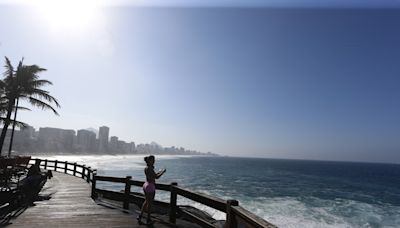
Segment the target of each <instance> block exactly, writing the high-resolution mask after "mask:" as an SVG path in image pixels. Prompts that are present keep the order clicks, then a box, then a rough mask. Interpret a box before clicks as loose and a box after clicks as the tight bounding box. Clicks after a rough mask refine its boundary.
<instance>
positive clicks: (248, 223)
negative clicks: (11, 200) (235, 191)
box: [30, 159, 276, 228]
mask: <svg viewBox="0 0 400 228" xmlns="http://www.w3.org/2000/svg"><path fill="white" fill-rule="evenodd" d="M35 160H40V166H41V167H42V168H44V169H47V170H53V171H56V172H61V173H65V174H69V175H73V176H76V177H80V178H82V179H84V180H86V181H87V182H88V183H89V184H91V187H92V190H91V197H92V198H93V199H96V198H97V196H98V194H99V193H100V194H103V193H107V194H108V195H111V196H112V199H113V200H115V201H121V202H123V205H122V206H123V208H124V209H129V203H131V202H135V201H137V198H138V196H135V195H132V194H131V186H139V187H141V186H143V184H144V181H137V180H132V177H131V176H126V177H110V176H98V175H97V170H96V169H92V168H91V167H90V166H85V165H80V164H77V163H70V162H67V161H58V160H47V159H44V160H42V159H31V161H30V162H31V163H34V162H35ZM97 181H105V182H112V183H122V184H125V189H124V192H116V191H109V190H103V189H98V188H96V183H97ZM156 189H158V190H162V191H167V192H170V194H171V195H170V202H169V204H167V206H168V207H169V222H170V223H172V224H175V223H176V218H177V214H178V211H179V213H181V214H184V215H185V216H186V217H188V218H189V219H190V220H191V221H192V222H194V223H196V224H198V225H200V226H202V227H210V228H215V227H217V226H216V225H214V224H211V223H210V222H208V221H206V220H204V219H202V218H200V217H198V216H196V215H194V214H192V213H190V212H188V211H184V210H179V206H178V205H177V196H178V195H179V196H182V197H185V198H187V199H190V200H193V201H195V202H198V203H201V204H203V205H206V206H209V207H211V208H214V209H216V210H218V211H221V212H224V213H226V221H225V227H226V228H264V227H268V228H274V227H276V226H275V225H273V224H271V223H269V222H267V221H265V220H264V219H262V218H260V217H258V216H256V215H254V214H253V213H251V212H250V211H248V210H246V209H244V208H243V207H241V206H239V202H238V201H237V200H227V201H224V200H222V199H219V198H216V197H212V196H208V195H205V194H202V193H197V192H193V191H191V190H189V189H186V188H182V187H179V186H178V184H177V183H176V182H173V183H171V184H160V183H156Z"/></svg>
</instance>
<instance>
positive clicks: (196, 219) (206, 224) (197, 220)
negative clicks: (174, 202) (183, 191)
mask: <svg viewBox="0 0 400 228" xmlns="http://www.w3.org/2000/svg"><path fill="white" fill-rule="evenodd" d="M180 213H182V214H184V215H186V216H187V217H188V218H189V220H190V221H192V222H194V223H196V224H198V225H200V226H201V227H207V228H216V227H217V226H214V225H213V224H211V223H209V222H207V221H206V220H204V219H202V218H199V217H197V216H196V215H194V214H192V213H190V212H188V211H183V210H181V211H180Z"/></svg>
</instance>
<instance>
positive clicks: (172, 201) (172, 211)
mask: <svg viewBox="0 0 400 228" xmlns="http://www.w3.org/2000/svg"><path fill="white" fill-rule="evenodd" d="M176 186H178V183H176V182H172V183H171V186H170V192H171V197H170V203H169V206H170V208H169V222H170V223H172V224H175V223H176V208H177V206H176V198H177V194H176V189H175V187H176Z"/></svg>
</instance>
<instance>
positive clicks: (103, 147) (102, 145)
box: [99, 126, 110, 153]
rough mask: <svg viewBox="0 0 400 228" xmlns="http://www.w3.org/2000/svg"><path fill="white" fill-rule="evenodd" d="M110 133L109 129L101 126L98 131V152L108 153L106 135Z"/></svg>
mask: <svg viewBox="0 0 400 228" xmlns="http://www.w3.org/2000/svg"><path fill="white" fill-rule="evenodd" d="M109 132H110V128H109V127H106V126H102V127H100V129H99V152H100V153H107V152H108V134H109Z"/></svg>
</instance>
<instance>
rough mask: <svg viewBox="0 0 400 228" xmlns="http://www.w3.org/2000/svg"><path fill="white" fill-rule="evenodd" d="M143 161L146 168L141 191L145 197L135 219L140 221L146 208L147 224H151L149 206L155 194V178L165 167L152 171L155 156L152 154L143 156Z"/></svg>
mask: <svg viewBox="0 0 400 228" xmlns="http://www.w3.org/2000/svg"><path fill="white" fill-rule="evenodd" d="M144 161H145V162H146V165H147V166H146V168H144V173H145V174H146V182H145V183H144V184H143V191H144V195H145V197H146V200H145V201H144V203H143V206H142V210H141V212H140V215H139V216H138V217H137V220H138V222H139V224H141V223H142V221H141V220H142V216H143V213H144V211H145V210H147V224H151V223H152V221H151V217H150V214H151V206H152V204H153V201H154V196H155V194H156V181H155V180H156V179H158V178H160V177H161V176H162V175H163V174H164V173H165V172H166V169H164V170H162V171H160V172H158V173H155V172H154V162H155V158H154V156H153V155H150V156H147V157H145V158H144Z"/></svg>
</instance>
